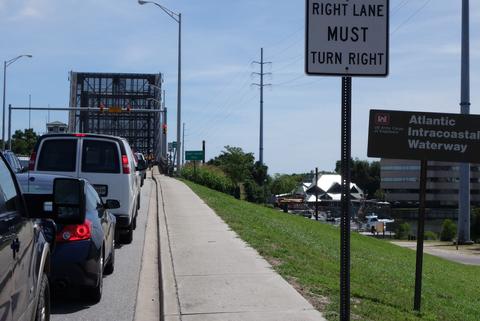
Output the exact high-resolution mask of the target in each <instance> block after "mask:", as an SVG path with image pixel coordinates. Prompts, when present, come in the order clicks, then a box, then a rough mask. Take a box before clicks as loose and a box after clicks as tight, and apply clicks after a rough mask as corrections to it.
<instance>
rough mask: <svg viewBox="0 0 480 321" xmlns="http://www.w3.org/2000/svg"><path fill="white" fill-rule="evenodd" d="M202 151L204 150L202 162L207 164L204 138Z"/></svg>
mask: <svg viewBox="0 0 480 321" xmlns="http://www.w3.org/2000/svg"><path fill="white" fill-rule="evenodd" d="M202 151H203V159H202V164H205V141H204V140H202Z"/></svg>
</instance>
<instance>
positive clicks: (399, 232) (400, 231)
mask: <svg viewBox="0 0 480 321" xmlns="http://www.w3.org/2000/svg"><path fill="white" fill-rule="evenodd" d="M410 231H411V227H410V224H408V223H402V224H400V225H398V226H397V228H396V230H395V235H396V237H397V239H399V240H406V239H408V236H409V235H410Z"/></svg>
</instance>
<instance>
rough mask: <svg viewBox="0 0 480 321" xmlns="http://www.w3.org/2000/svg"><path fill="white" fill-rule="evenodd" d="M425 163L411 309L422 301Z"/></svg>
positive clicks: (421, 180)
mask: <svg viewBox="0 0 480 321" xmlns="http://www.w3.org/2000/svg"><path fill="white" fill-rule="evenodd" d="M427 165H428V162H427V161H426V160H422V161H421V165H420V204H419V205H420V207H419V209H418V227H417V262H416V268H415V298H414V303H413V309H414V310H415V311H420V305H421V301H422V269H423V235H424V230H425V198H426V193H427Z"/></svg>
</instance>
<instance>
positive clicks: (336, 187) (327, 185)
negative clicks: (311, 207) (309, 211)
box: [305, 174, 365, 202]
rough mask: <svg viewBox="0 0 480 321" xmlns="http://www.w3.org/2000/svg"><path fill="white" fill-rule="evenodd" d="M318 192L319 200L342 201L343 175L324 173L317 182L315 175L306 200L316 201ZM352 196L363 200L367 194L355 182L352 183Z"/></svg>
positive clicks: (354, 198) (307, 191) (353, 198)
mask: <svg viewBox="0 0 480 321" xmlns="http://www.w3.org/2000/svg"><path fill="white" fill-rule="evenodd" d="M316 192H317V193H318V199H319V200H326V201H340V199H341V198H342V176H341V175H337V174H323V175H320V176H319V177H318V181H317V182H315V177H314V178H313V181H312V183H311V184H310V186H309V187H308V189H307V190H306V194H307V195H308V196H307V197H306V198H305V200H306V201H307V202H315V199H316V195H315V194H316ZM350 196H351V198H352V200H363V199H364V198H365V194H364V193H363V191H362V189H361V188H360V187H358V186H357V184H355V183H350Z"/></svg>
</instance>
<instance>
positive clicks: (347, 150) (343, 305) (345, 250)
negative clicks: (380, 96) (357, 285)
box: [340, 77, 352, 321]
mask: <svg viewBox="0 0 480 321" xmlns="http://www.w3.org/2000/svg"><path fill="white" fill-rule="evenodd" d="M351 127H352V78H351V77H342V146H341V148H342V158H341V164H342V218H341V226H340V233H341V234H340V252H341V253H340V321H348V320H350V159H351Z"/></svg>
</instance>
